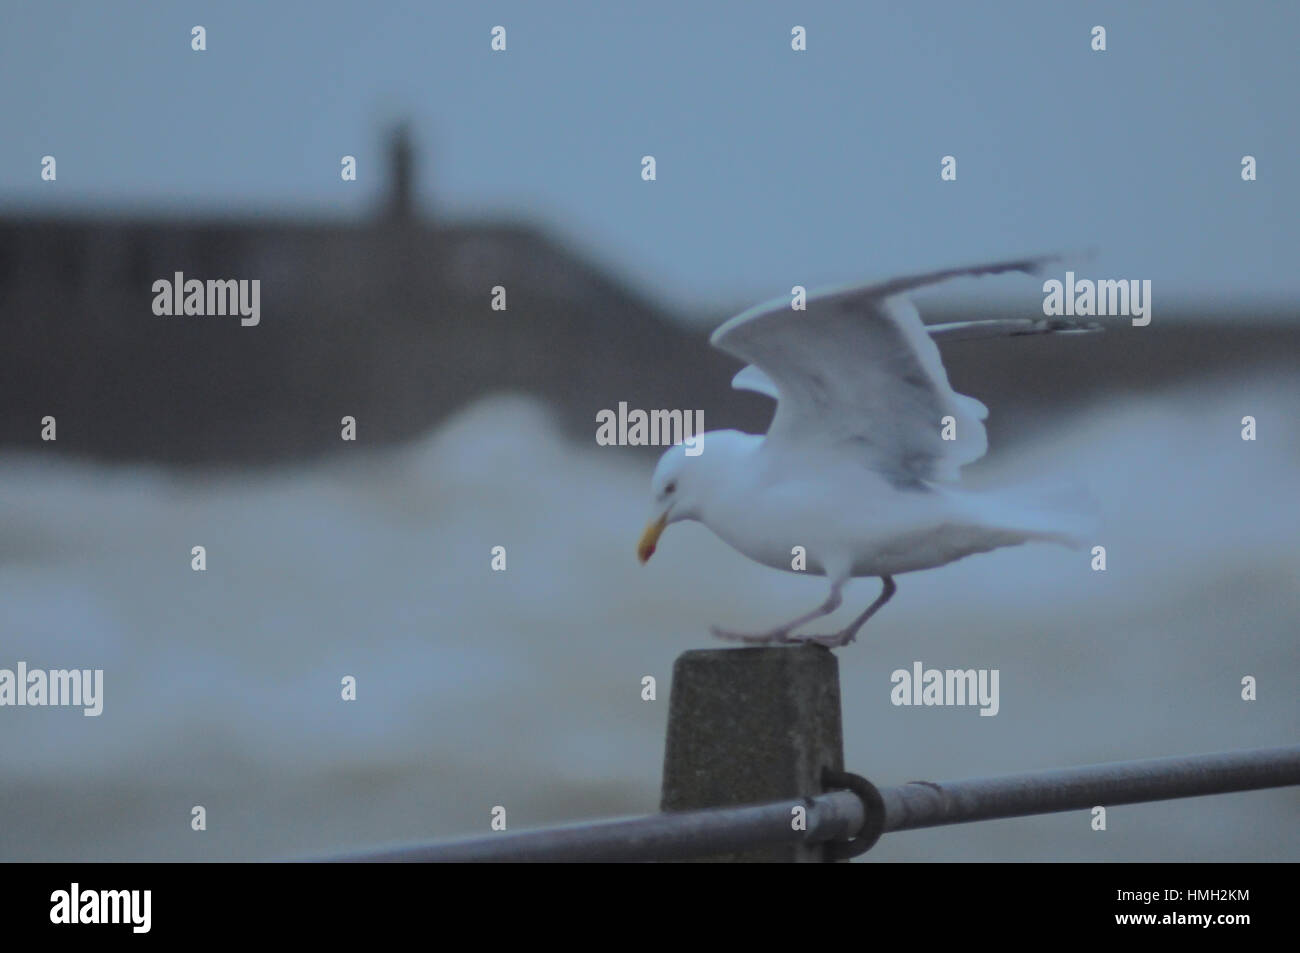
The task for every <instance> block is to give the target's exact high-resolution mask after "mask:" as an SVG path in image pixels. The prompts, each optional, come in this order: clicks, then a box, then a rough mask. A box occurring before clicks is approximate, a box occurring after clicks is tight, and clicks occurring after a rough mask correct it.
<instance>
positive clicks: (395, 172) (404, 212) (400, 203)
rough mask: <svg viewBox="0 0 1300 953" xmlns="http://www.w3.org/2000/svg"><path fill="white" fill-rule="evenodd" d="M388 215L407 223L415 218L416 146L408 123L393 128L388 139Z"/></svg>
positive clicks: (394, 219)
mask: <svg viewBox="0 0 1300 953" xmlns="http://www.w3.org/2000/svg"><path fill="white" fill-rule="evenodd" d="M388 167H389V168H388V175H389V180H390V181H389V183H388V189H389V191H388V217H389V219H391V220H393V221H397V222H403V223H407V222H410V221H412V220H413V219H414V218H415V147H414V146H413V145H412V144H411V130H410V127H409V126H408V125H407V124H406V123H402V124H401V125H399V126H397V127H396V128H395V129H393V131H392V133H391V135H390V136H389V140H388Z"/></svg>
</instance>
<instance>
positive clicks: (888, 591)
mask: <svg viewBox="0 0 1300 953" xmlns="http://www.w3.org/2000/svg"><path fill="white" fill-rule="evenodd" d="M880 581H881V582H882V583H884V585H883V586H882V587H881V589H880V595H878V596H876V601H875V602H873V603H871V605H869V606H867V611H866V612H864V613H862V615H860V616H858V617H857V618H856V619H854V620H853V621H852V622H850V623H849V624H848V625H846V626H845V627H844V628H843V629H841V630H840V631H839V632H836V633H835V634H834V635H800V636H796V637H795V638H794V639H793V641H795V642H815V643H816V644H818V645H824V646H826V647H827V648H828V649H837V648H839V647H840V646H841V645H848V644H849V643H850V642H852V641H853V639H854V637H856V636H857V634H858V629H860V628H862V626H863V624H864V623H865V622H866V621H867V620H868V619H870V618H871V617H872V616H873V615H875V614H876V610H877V609H879V608H880V607H881V606H883V605H884V604H885V603H886V602H888V601H889V600H890V599H891V598H893V595H894V593H895V592H897V591H898V587H897V586H896V585H894V577H893V576H881V577H880Z"/></svg>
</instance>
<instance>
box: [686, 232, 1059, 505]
mask: <svg viewBox="0 0 1300 953" xmlns="http://www.w3.org/2000/svg"><path fill="white" fill-rule="evenodd" d="M1054 260H1056V259H1055V257H1054V256H1049V257H1040V258H1025V259H1020V260H1017V261H1007V262H996V263H992V264H986V265H975V266H972V267H969V268H949V269H945V270H943V271H934V272H929V273H927V274H922V275H911V276H907V277H902V278H893V279H890V280H888V281H882V282H877V283H874V284H869V285H860V286H857V287H852V288H846V289H839V290H836V291H831V292H828V293H826V294H821V295H817V296H815V297H811V298H809V299H808V302H807V310H806V311H794V310H792V309H791V308H790V305H789V300H788V299H782V300H781V301H780V302H778V303H774V304H768V305H760V306H759V307H757V308H752V309H750V310H749V311H746V312H744V313H743V314H739V315H737V316H736V317H734V318H732V319H731V320H730V321H727V322H726V323H725V324H723V325H722V326H721V327H720V328H718V329H717V330H716V331H715V332H714V333H713V336H712V337H711V338H710V341H711V343H712V344H713V345H714V346H715V347H718V348H720V349H721V350H723V351H726V352H727V353H728V354H731V355H733V356H735V357H738V358H740V359H741V360H742V361H745V362H746V363H748V364H751V365H753V367H752V368H745V369H743V370H742V371H741V372H740V373H739V374H737V375H736V379H735V380H734V381H733V384H734V385H735V386H737V387H745V388H748V389H750V390H757V391H759V392H760V393H766V394H769V395H770V396H775V397H777V401H778V402H777V409H776V415H775V416H774V417H773V419H772V426H771V428H770V429H769V430H768V434H767V440H766V442H767V443H768V444H769V445H773V446H780V447H781V448H782V449H783V450H787V451H791V452H794V453H804V454H806V455H817V454H825V453H827V452H830V453H837V454H847V455H851V456H853V457H856V458H857V459H859V460H860V461H861V462H862V463H863V464H864V465H866V466H868V467H870V468H871V469H873V470H877V471H879V472H881V473H883V474H885V475H886V476H888V477H889V478H891V479H893V480H897V481H901V482H915V481H917V480H955V479H957V475H958V470H959V469H960V467H962V466H963V465H965V464H967V463H970V462H971V461H973V460H977V459H979V458H980V457H981V456H983V455H984V452H985V450H986V449H987V448H988V439H987V437H986V436H985V433H984V425H983V423H982V422H981V421H982V420H983V419H984V418H985V417H987V416H988V409H987V408H986V407H985V406H984V405H983V404H981V403H980V402H979V401H977V400H975V399H974V398H972V397H967V396H965V395H963V394H958V393H956V392H955V391H954V390H953V389H952V386H951V385H950V384H949V383H948V375H947V372H945V371H944V369H943V362H942V361H941V360H940V358H939V349H938V347H936V346H935V343H934V340H933V339H932V338H931V336H930V334H929V332H927V330H926V327H925V325H923V324H922V323H921V318H920V316H919V315H918V314H917V312H916V308H915V307H913V306H912V304H911V302H910V301H908V300H907V299H906V298H904V297H902V295H903V294H904V293H905V292H907V291H911V290H914V289H916V288H921V287H924V286H926V285H931V284H936V283H938V282H941V281H945V280H947V279H949V278H954V277H958V276H962V275H988V274H1001V273H1003V272H1008V271H1024V272H1034V271H1036V270H1037V269H1038V268H1040V267H1041V266H1042V265H1043V264H1045V263H1047V262H1049V261H1054ZM973 323H974V322H969V323H966V324H964V325H963V326H962V328H963V330H969V327H970V325H971V324H973ZM987 330H988V329H986V331H987ZM951 333H952V334H953V336H954V337H959V336H962V335H961V334H959V333H958V332H957V331H956V330H955V329H954V331H952V332H951ZM997 333H1010V332H1009V329H1000V330H999V331H998V332H997ZM945 417H952V418H953V424H954V427H953V430H954V431H955V438H956V439H954V440H944V439H943V429H944V423H943V419H944V418H945Z"/></svg>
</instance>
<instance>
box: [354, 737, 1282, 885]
mask: <svg viewBox="0 0 1300 953" xmlns="http://www.w3.org/2000/svg"><path fill="white" fill-rule="evenodd" d="M1293 784H1300V745H1291V746H1287V747H1280V748H1256V749H1253V750H1249V751H1228V752H1223V753H1220V754H1206V755H1191V756H1188V757H1178V758H1155V759H1150V760H1144V761H1118V762H1113V763H1110V764H1098V765H1089V766H1087V767H1081V768H1061V769H1054V770H1050V771H1035V772H1030V773H1026V774H1013V775H1007V776H1005V777H997V778H979V779H975V780H969V781H947V782H942V783H933V782H929V781H913V782H911V783H908V784H903V785H899V786H897V787H891V788H881V789H880V799H881V802H882V805H881V807H883V817H881V818H879V819H878V821H879V826H880V829H881V830H882V831H883V832H885V833H890V832H896V831H906V830H915V829H917V828H922V827H936V826H939V825H943V824H965V823H969V822H972V821H987V820H994V819H997V818H1008V817H1023V816H1026V815H1030V814H1050V813H1054V812H1058V811H1071V810H1078V809H1086V808H1090V807H1093V806H1095V805H1107V806H1109V805H1116V804H1137V803H1142V802H1146V801H1161V800H1168V799H1171V798H1184V797H1203V796H1205V795H1210V794H1226V793H1230V792H1233V791H1256V790H1260V789H1263V788H1274V787H1284V786H1288V785H1293ZM797 807H802V808H803V809H804V814H805V821H804V825H803V826H804V827H805V828H806V829H804V830H795V829H793V826H792V824H791V818H792V814H793V812H794V809H795V808H797ZM869 813H870V811H869V809H868V805H865V804H864V803H863V800H862V798H861V797H860V796H859V795H858V794H856V793H854V792H852V791H832V792H829V793H826V794H821V795H817V796H814V797H809V798H801V799H794V800H789V799H787V800H782V801H773V802H770V803H766V804H753V805H745V806H741V807H723V808H709V809H705V810H698V811H683V812H680V813H669V814H653V815H648V816H645V817H631V818H621V819H617V820H609V821H597V822H594V823H587V824H573V825H565V826H561V827H552V828H547V829H544V830H534V831H520V832H516V833H511V832H501V833H499V834H495V835H489V836H486V837H476V838H470V839H465V840H456V841H444V842H438V843H431V844H424V845H413V846H407V847H399V848H394V849H391V850H387V851H378V852H375V853H369V854H356V855H351V856H347V857H340V858H336V859H337V860H342V861H377V862H468V861H644V860H689V859H693V858H698V857H709V856H715V855H718V854H725V853H729V852H735V851H744V850H749V849H752V848H753V847H755V846H761V845H772V844H802V845H805V846H806V845H811V844H825V843H829V842H837V841H847V840H849V839H850V838H852V837H854V836H855V835H857V834H858V833H859V832H860V831H861V830H862V829H863V827H864V826H866V824H867V821H868V815H869Z"/></svg>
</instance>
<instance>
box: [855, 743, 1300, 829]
mask: <svg viewBox="0 0 1300 953" xmlns="http://www.w3.org/2000/svg"><path fill="white" fill-rule="evenodd" d="M1290 784H1300V745H1290V746H1287V747H1282V748H1255V749H1252V750H1247V751H1226V752H1222V753H1220V754H1203V755H1192V756H1188V757H1175V758H1151V759H1148V760H1145V761H1114V762H1111V763H1109V764H1094V765H1089V766H1087V767H1082V768H1056V769H1053V770H1049V771H1035V772H1031V773H1028V774H1013V775H1009V776H1007V777H1001V778H976V779H973V780H969V781H950V782H946V783H942V784H935V783H933V782H931V781H913V782H911V783H909V784H903V785H900V786H898V787H895V788H886V789H882V790H881V792H880V794H881V796H882V797H883V798H884V801H885V831H887V832H888V831H906V830H914V829H916V828H918V827H936V826H938V825H941V824H964V823H967V822H969V821H986V820H992V819H993V818H999V817H1023V816H1025V815H1027V814H1051V813H1055V812H1057V811H1073V810H1078V809H1081V808H1090V807H1095V806H1097V805H1102V806H1110V805H1112V804H1138V803H1141V802H1143V801H1163V800H1167V799H1170V798H1182V797H1202V796H1204V795H1207V794H1226V793H1228V792H1230V791H1253V790H1258V789H1260V788H1274V787H1284V786H1286V785H1290Z"/></svg>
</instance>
